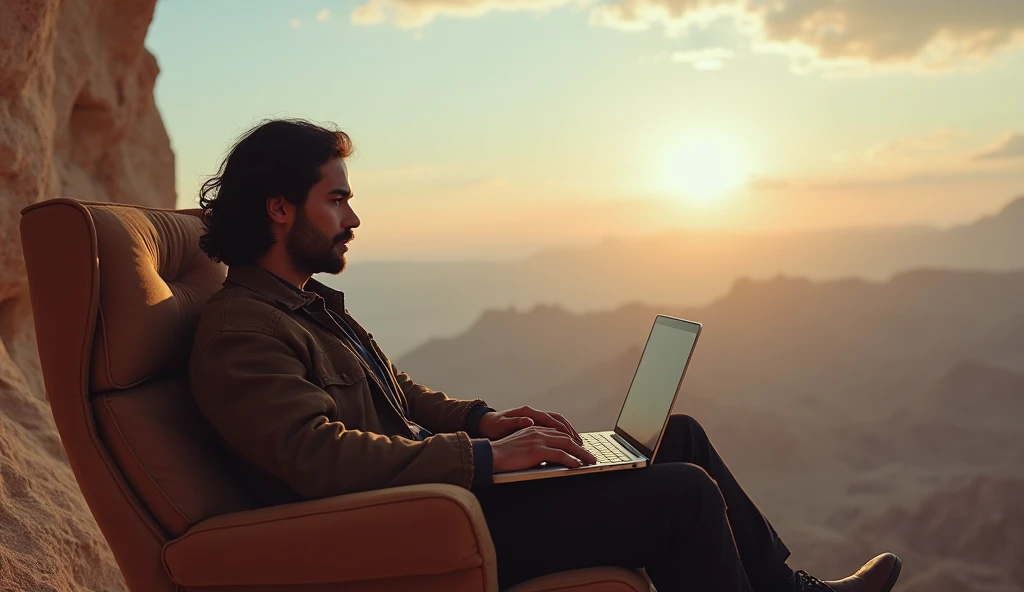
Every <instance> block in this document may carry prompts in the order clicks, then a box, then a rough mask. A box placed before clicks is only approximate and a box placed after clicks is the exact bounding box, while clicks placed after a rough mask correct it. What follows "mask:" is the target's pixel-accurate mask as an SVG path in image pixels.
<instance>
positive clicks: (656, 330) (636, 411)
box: [494, 315, 701, 483]
mask: <svg viewBox="0 0 1024 592" xmlns="http://www.w3.org/2000/svg"><path fill="white" fill-rule="evenodd" d="M700 329H701V325H700V323H694V322H693V321H686V320H683V319H677V318H675V317H669V316H665V315H658V316H657V317H655V319H654V326H653V327H652V328H651V333H650V335H648V336H647V345H645V346H644V353H643V355H641V356H640V363H639V364H638V365H637V367H636V372H635V373H634V374H633V382H631V383H630V385H629V390H628V391H627V392H626V399H625V401H623V402H622V409H621V410H619V418H618V419H617V420H616V421H615V429H614V430H611V431H605V432H587V433H584V434H580V437H581V438H583V447H584V448H586V449H587V450H588V451H590V453H591V454H593V455H594V456H595V457H597V462H596V463H595V464H592V465H582V466H579V467H566V466H563V465H559V464H549V463H541V464H540V465H538V466H536V467H534V468H532V469H526V470H523V471H509V472H506V473H495V474H494V483H512V482H515V481H528V480H532V479H548V478H551V477H565V476H567V475H582V474H585V473H596V472H597V471H621V470H625V469H639V468H643V467H646V466H647V465H649V464H650V463H651V460H652V459H653V458H654V455H655V454H656V453H657V452H658V446H659V445H660V444H661V437H662V435H664V433H665V426H667V425H668V418H669V415H670V414H671V412H672V406H673V405H674V404H675V402H676V397H677V396H679V389H680V387H681V386H682V384H683V376H685V375H686V368H687V366H689V364H690V357H691V356H692V355H693V348H694V347H695V346H696V345H697V337H698V336H699V335H700ZM569 419H570V421H571V418H569Z"/></svg>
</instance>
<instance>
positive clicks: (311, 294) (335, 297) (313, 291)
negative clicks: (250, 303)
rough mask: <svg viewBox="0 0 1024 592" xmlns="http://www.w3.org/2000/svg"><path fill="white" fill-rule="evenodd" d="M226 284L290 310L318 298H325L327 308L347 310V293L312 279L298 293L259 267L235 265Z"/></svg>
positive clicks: (229, 270) (229, 269)
mask: <svg viewBox="0 0 1024 592" xmlns="http://www.w3.org/2000/svg"><path fill="white" fill-rule="evenodd" d="M226 282H231V283H233V284H237V285H239V286H242V287H244V288H248V289H250V290H252V291H253V292H256V293H257V294H261V295H263V296H266V297H267V298H270V299H272V300H274V301H275V302H279V303H281V304H283V305H285V306H286V307H288V310H295V309H297V308H301V307H303V306H306V305H308V304H309V303H311V302H313V301H314V300H316V296H320V297H321V298H323V299H324V300H325V301H326V303H327V306H328V307H330V308H333V309H335V310H345V293H344V292H340V291H338V290H334V289H332V288H329V287H327V286H325V285H324V284H322V283H320V282H318V281H316V280H314V279H313V278H310V279H309V281H307V282H306V290H305V292H303V293H301V294H300V293H298V292H296V291H295V290H292V289H291V288H289V287H288V286H286V285H284V284H283V283H281V280H279V279H278V278H277V277H276V276H274V274H272V273H270V272H269V271H267V270H266V269H263V268H262V267H260V266H259V265H256V264H249V265H235V266H232V267H230V268H228V277H227V280H226Z"/></svg>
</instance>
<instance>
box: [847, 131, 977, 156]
mask: <svg viewBox="0 0 1024 592" xmlns="http://www.w3.org/2000/svg"><path fill="white" fill-rule="evenodd" d="M962 135H964V134H962V133H957V132H953V131H951V130H939V131H937V132H934V133H931V134H925V135H923V136H910V137H904V138H897V139H895V140H889V141H886V142H882V143H879V144H876V145H874V146H872V147H871V148H868V150H867V153H866V155H865V156H866V157H867V160H869V161H871V162H882V163H894V162H898V161H902V160H906V159H907V158H908V157H913V156H917V155H920V154H921V153H922V152H935V151H938V150H942V149H944V148H946V147H948V146H949V144H950V141H951V140H953V138H956V137H960V136H962Z"/></svg>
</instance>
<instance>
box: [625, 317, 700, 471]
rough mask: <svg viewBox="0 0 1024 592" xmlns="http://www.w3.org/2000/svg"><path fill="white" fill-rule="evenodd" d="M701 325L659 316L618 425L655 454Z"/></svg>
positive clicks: (648, 451) (630, 387)
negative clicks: (654, 451)
mask: <svg viewBox="0 0 1024 592" xmlns="http://www.w3.org/2000/svg"><path fill="white" fill-rule="evenodd" d="M699 332H700V325H699V324H697V323H691V322H689V321H683V320H679V319H674V318H670V317H665V316H661V315H658V317H657V318H656V319H655V320H654V328H652V329H651V334H650V336H649V337H648V338H647V346H646V347H644V353H643V355H642V356H641V357H640V364H639V365H638V366H637V369H636V374H635V375H634V376H633V383H632V384H630V386H629V392H628V393H626V401H625V402H624V403H623V404H622V411H621V412H619V420H618V421H617V422H616V423H615V428H616V431H620V430H621V431H624V432H625V433H626V434H628V435H629V436H630V437H631V438H633V440H635V441H636V442H638V443H640V444H641V445H642V446H645V447H646V448H647V450H641V452H644V453H646V454H648V455H650V454H651V453H652V451H653V450H654V447H655V445H656V444H657V442H658V437H659V436H660V435H661V430H662V428H663V427H664V426H665V420H666V419H667V418H668V414H669V411H670V410H671V407H672V402H673V400H674V399H675V396H676V390H677V389H678V388H679V384H680V381H681V380H682V378H683V372H684V371H685V370H686V365H687V364H688V363H689V361H690V354H691V353H692V352H693V346H694V344H695V343H696V341H697V334H698V333H699Z"/></svg>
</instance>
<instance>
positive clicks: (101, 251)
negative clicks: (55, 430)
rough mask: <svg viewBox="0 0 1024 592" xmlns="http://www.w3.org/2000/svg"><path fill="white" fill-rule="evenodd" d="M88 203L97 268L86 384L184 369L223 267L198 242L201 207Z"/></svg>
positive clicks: (112, 385) (107, 385) (93, 386)
mask: <svg viewBox="0 0 1024 592" xmlns="http://www.w3.org/2000/svg"><path fill="white" fill-rule="evenodd" d="M87 207H88V209H89V212H90V214H91V215H92V219H93V222H94V225H95V228H96V241H97V250H98V252H97V255H98V258H99V275H100V282H99V284H100V285H99V319H98V320H97V324H96V333H95V342H94V343H93V350H92V351H93V353H92V368H91V372H90V376H91V379H90V381H91V383H90V390H91V391H92V392H94V393H95V392H103V391H108V390H113V389H123V388H128V387H131V386H134V385H137V384H140V383H142V382H144V381H146V380H148V379H150V378H154V377H158V376H168V375H172V374H176V373H180V372H186V371H187V368H188V358H189V353H190V350H191V347H192V339H193V337H194V334H195V330H196V326H197V324H198V322H199V316H200V313H201V312H202V310H203V305H204V304H205V303H206V301H207V299H208V298H209V297H210V296H211V295H212V294H213V293H214V292H216V291H217V290H218V289H220V287H221V285H222V284H223V282H224V277H225V276H226V274H227V267H226V266H224V265H223V264H220V263H216V262H214V261H213V260H211V259H210V258H209V257H207V256H206V254H205V253H203V251H202V250H200V248H199V237H200V236H201V234H202V233H203V231H204V229H203V223H202V220H201V219H200V218H199V211H198V210H181V211H170V210H156V209H147V208H139V207H133V206H124V205H116V204H106V205H99V204H88V205H87Z"/></svg>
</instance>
